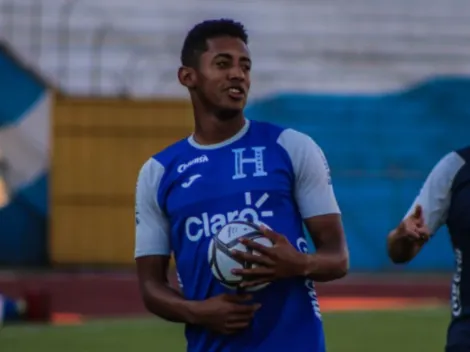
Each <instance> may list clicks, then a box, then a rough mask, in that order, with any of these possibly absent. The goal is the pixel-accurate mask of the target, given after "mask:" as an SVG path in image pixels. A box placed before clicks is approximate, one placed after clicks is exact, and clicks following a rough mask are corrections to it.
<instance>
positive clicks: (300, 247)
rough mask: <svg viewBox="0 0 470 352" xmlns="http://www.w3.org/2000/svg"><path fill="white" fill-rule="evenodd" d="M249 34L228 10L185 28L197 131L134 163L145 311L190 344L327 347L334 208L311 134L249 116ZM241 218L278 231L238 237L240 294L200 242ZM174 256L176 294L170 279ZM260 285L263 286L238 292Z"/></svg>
mask: <svg viewBox="0 0 470 352" xmlns="http://www.w3.org/2000/svg"><path fill="white" fill-rule="evenodd" d="M247 43H248V36H247V34H246V32H245V29H244V27H243V25H242V24H240V23H237V22H234V21H232V20H226V19H221V20H212V21H205V22H202V23H200V24H198V25H196V26H195V27H194V28H193V29H191V30H190V31H189V33H188V34H187V37H186V39H185V41H184V44H183V48H182V53H181V62H182V66H181V67H180V69H179V71H178V79H179V81H180V83H181V84H182V85H183V86H184V87H186V88H187V89H188V91H189V94H190V97H191V102H192V106H193V112H194V119H195V130H194V133H193V134H192V135H191V136H190V137H188V138H185V139H183V140H181V141H179V142H177V143H175V144H173V145H171V146H169V147H168V148H166V149H165V150H163V151H161V152H159V153H157V154H155V155H154V156H153V157H151V158H150V159H149V160H148V161H147V162H146V163H145V164H144V165H143V167H142V168H141V170H140V172H139V176H138V180H137V188H136V210H135V215H136V245H135V258H136V264H137V272H138V278H139V285H140V290H141V293H142V297H143V301H144V303H145V305H146V307H147V309H148V310H149V311H150V312H152V313H154V314H156V315H157V316H159V317H162V318H164V319H166V320H169V321H173V322H181V323H185V324H186V339H187V350H188V351H190V352H215V351H218V352H224V351H244V352H250V351H259V352H263V351H270V352H271V351H291V352H299V351H302V352H303V351H311V352H323V351H325V338H324V333H323V326H322V321H321V314H320V310H319V305H318V301H317V296H316V291H315V287H314V281H332V280H336V279H339V278H341V277H343V276H344V275H346V273H347V271H348V267H349V254H348V250H347V245H346V241H345V235H344V230H343V225H342V220H341V213H340V209H339V207H338V204H337V201H336V198H335V195H334V192H333V187H332V183H331V177H330V173H329V168H328V164H327V161H326V158H325V156H324V154H323V152H322V150H321V149H320V147H319V146H318V145H317V144H316V143H315V142H314V141H313V140H312V139H311V138H310V137H309V136H307V135H305V134H303V133H300V132H298V131H295V130H292V129H285V128H282V127H279V126H276V125H273V124H269V123H262V122H257V121H250V120H248V119H246V118H245V116H244V114H243V109H244V107H245V105H246V101H247V98H248V91H249V89H250V71H251V66H252V60H251V58H250V52H249V50H248V47H247ZM258 208H259V209H258ZM234 214H250V216H247V217H243V216H242V215H234ZM237 216H238V219H240V220H248V221H250V220H251V221H257V220H260V221H262V222H263V223H265V224H266V225H268V226H269V227H270V228H272V229H275V230H276V231H278V232H274V231H270V230H267V229H264V230H263V231H264V234H265V236H267V237H268V238H270V239H271V240H272V241H273V242H274V247H273V248H266V247H263V246H261V245H256V244H255V243H254V242H251V241H246V242H243V243H244V244H245V245H247V246H248V247H251V248H252V249H255V250H256V251H258V252H259V253H260V255H259V256H256V255H251V254H248V253H241V252H238V253H235V254H234V256H236V257H237V258H238V259H239V260H243V261H248V262H251V263H256V264H259V265H260V266H258V267H255V268H253V269H241V270H239V271H235V272H234V274H236V275H240V276H241V277H243V279H244V281H243V283H242V284H241V291H242V292H238V293H235V292H233V291H230V290H228V289H226V288H224V287H223V286H222V285H221V284H220V283H219V282H218V281H217V280H216V279H215V278H214V276H213V275H212V273H211V269H210V266H209V263H208V260H207V251H208V246H209V242H210V239H211V237H212V236H213V235H214V234H215V233H217V231H218V230H219V229H220V228H221V227H222V226H223V225H225V224H226V223H227V222H228V221H230V220H233V219H235V218H237ZM250 217H251V218H250ZM303 224H305V225H306V228H307V229H308V232H309V233H310V235H311V237H312V239H313V242H314V244H315V247H316V252H315V253H314V254H309V253H308V245H307V241H306V238H305V235H304V232H303V227H302V226H303ZM172 253H173V254H174V256H175V261H176V268H177V271H178V276H179V281H180V286H181V292H178V291H177V290H176V289H173V288H171V287H170V285H169V283H168V280H167V275H168V269H169V263H170V255H171V254H172ZM248 279H250V280H248ZM266 282H270V283H271V284H270V285H269V286H267V287H266V288H264V289H263V290H260V291H257V292H254V293H252V294H244V293H243V289H244V288H248V287H250V286H251V285H257V284H260V283H266Z"/></svg>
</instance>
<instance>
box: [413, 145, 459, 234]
mask: <svg viewBox="0 0 470 352" xmlns="http://www.w3.org/2000/svg"><path fill="white" fill-rule="evenodd" d="M464 164H465V160H464V159H462V158H461V157H460V156H459V155H458V154H457V153H455V152H451V153H449V154H447V155H446V156H444V157H443V158H442V159H441V160H440V161H439V162H438V163H437V164H436V165H435V166H434V168H433V169H432V171H431V173H430V174H429V175H428V177H427V178H426V181H425V182H424V184H423V186H422V188H421V190H420V192H419V194H418V196H417V197H416V199H415V200H414V202H413V204H412V206H411V207H410V209H409V210H408V212H407V213H406V215H405V218H406V217H408V216H409V215H411V214H412V213H413V211H414V209H415V207H416V206H417V205H421V207H422V208H423V217H424V222H425V224H426V226H427V227H428V228H429V230H430V232H431V234H433V233H435V232H436V231H437V230H438V229H439V228H440V227H441V226H442V225H443V224H444V223H445V222H446V219H447V213H448V210H449V206H450V199H451V188H452V183H453V181H454V178H455V176H456V175H457V173H458V172H459V170H460V169H461V168H462V166H463V165H464Z"/></svg>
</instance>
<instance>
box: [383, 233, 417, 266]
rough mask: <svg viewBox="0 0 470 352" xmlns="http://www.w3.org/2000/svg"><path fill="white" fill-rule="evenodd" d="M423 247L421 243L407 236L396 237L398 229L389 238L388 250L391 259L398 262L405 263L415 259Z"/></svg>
mask: <svg viewBox="0 0 470 352" xmlns="http://www.w3.org/2000/svg"><path fill="white" fill-rule="evenodd" d="M420 249H421V244H420V243H419V242H416V241H410V240H408V239H407V238H405V237H401V238H398V237H396V230H393V231H392V232H390V234H389V235H388V238H387V251H388V256H389V257H390V259H391V260H392V261H393V262H394V263H396V264H403V263H407V262H409V261H410V260H411V259H413V258H414V257H415V256H416V254H417V253H418V252H419V250H420Z"/></svg>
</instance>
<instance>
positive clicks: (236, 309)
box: [193, 294, 261, 335]
mask: <svg viewBox="0 0 470 352" xmlns="http://www.w3.org/2000/svg"><path fill="white" fill-rule="evenodd" d="M251 299H252V296H250V295H229V294H222V295H219V296H215V297H211V298H209V299H207V300H205V301H198V302H194V307H193V315H194V322H193V323H194V324H195V325H202V326H204V327H206V328H208V329H210V330H212V331H214V332H217V333H220V334H225V335H227V334H234V333H236V332H238V331H240V330H242V329H246V328H247V327H248V326H249V325H250V323H251V321H252V319H253V317H254V315H255V312H256V311H257V310H258V309H259V308H260V307H261V305H260V304H253V303H248V301H250V300H251Z"/></svg>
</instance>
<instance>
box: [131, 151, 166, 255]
mask: <svg viewBox="0 0 470 352" xmlns="http://www.w3.org/2000/svg"><path fill="white" fill-rule="evenodd" d="M164 171H165V169H164V167H163V166H162V165H161V164H160V163H159V162H158V161H156V160H154V159H149V160H148V161H147V162H146V163H145V164H144V165H143V166H142V168H141V169H140V173H139V176H138V179H137V187H136V195H135V224H136V225H135V230H136V231H135V258H138V257H143V256H147V255H170V253H171V248H170V225H169V222H168V219H167V217H166V216H165V214H164V213H163V212H162V210H161V209H160V206H159V205H158V202H157V192H158V188H159V185H160V180H161V178H162V175H163V173H164Z"/></svg>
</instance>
